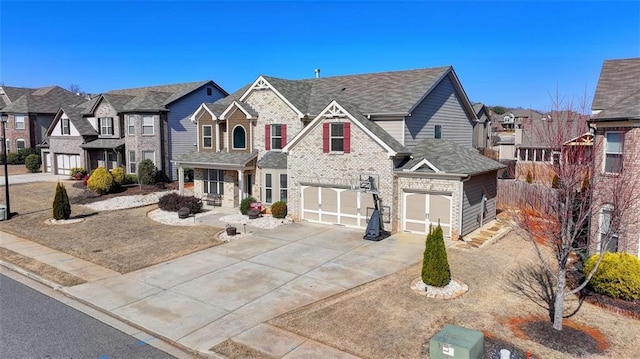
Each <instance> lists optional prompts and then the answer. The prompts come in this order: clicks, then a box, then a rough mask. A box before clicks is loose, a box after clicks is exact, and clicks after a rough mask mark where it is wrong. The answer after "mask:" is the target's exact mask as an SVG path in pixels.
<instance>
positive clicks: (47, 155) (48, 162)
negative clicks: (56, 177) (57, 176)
mask: <svg viewBox="0 0 640 359" xmlns="http://www.w3.org/2000/svg"><path fill="white" fill-rule="evenodd" d="M44 162H45V171H46V172H48V173H51V170H52V167H51V166H52V165H53V162H52V161H51V152H46V153H45V154H44Z"/></svg>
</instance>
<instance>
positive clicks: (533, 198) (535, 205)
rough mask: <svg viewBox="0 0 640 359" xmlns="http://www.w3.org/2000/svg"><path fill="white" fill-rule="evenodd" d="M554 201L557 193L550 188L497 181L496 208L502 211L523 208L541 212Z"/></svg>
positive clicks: (513, 181) (515, 181) (518, 182)
mask: <svg viewBox="0 0 640 359" xmlns="http://www.w3.org/2000/svg"><path fill="white" fill-rule="evenodd" d="M555 201H558V191H556V190H554V189H552V188H549V187H546V186H542V185H538V184H531V183H526V182H522V181H518V180H498V203H497V206H498V209H500V210H502V211H504V210H507V209H515V208H523V207H530V208H531V209H533V210H542V209H544V208H548V206H549V204H550V203H553V202H555ZM543 212H544V211H543Z"/></svg>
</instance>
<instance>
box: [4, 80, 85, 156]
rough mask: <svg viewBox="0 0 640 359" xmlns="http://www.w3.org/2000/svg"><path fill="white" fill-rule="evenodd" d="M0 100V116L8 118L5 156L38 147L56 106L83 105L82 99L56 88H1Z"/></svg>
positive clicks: (83, 99)
mask: <svg viewBox="0 0 640 359" xmlns="http://www.w3.org/2000/svg"><path fill="white" fill-rule="evenodd" d="M0 99H2V103H3V104H4V106H0V112H1V113H4V114H7V115H8V120H7V124H6V126H7V127H6V135H7V139H6V141H7V151H9V152H12V151H13V152H17V151H20V150H22V149H25V148H36V146H37V145H39V144H40V143H42V140H43V139H44V137H45V134H46V131H47V128H49V126H50V125H51V122H52V121H53V117H54V115H55V114H56V112H57V111H58V108H60V106H67V105H71V106H72V105H76V104H79V103H82V102H84V101H86V99H85V98H84V97H82V96H79V95H77V94H74V93H72V92H69V91H67V90H65V89H63V88H61V87H59V86H48V87H41V88H37V89H27V88H20V87H9V86H2V87H0Z"/></svg>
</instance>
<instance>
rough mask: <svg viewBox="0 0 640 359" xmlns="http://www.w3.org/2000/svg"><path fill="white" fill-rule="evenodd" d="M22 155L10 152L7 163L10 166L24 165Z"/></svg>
mask: <svg viewBox="0 0 640 359" xmlns="http://www.w3.org/2000/svg"><path fill="white" fill-rule="evenodd" d="M20 162H21V161H20V155H19V154H17V153H15V152H9V153H8V154H7V163H8V164H10V165H20V164H22V163H24V162H22V163H20Z"/></svg>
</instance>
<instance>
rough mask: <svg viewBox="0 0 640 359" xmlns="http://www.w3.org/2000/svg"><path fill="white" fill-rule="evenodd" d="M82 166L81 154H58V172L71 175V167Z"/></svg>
mask: <svg viewBox="0 0 640 359" xmlns="http://www.w3.org/2000/svg"><path fill="white" fill-rule="evenodd" d="M74 167H81V166H80V155H65V154H60V153H58V154H56V174H57V175H71V169H72V168H74Z"/></svg>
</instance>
